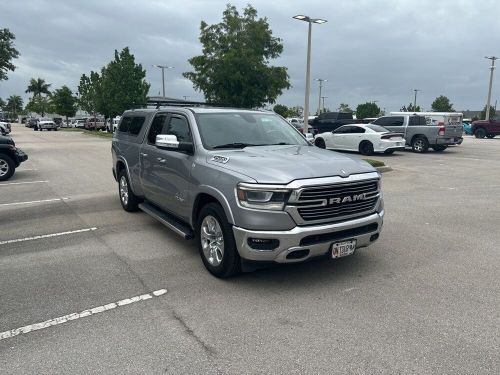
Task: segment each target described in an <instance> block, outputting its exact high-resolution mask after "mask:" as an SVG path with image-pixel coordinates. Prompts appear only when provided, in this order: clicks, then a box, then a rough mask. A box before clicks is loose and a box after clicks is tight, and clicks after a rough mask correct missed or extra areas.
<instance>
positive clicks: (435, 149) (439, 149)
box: [432, 145, 448, 152]
mask: <svg viewBox="0 0 500 375" xmlns="http://www.w3.org/2000/svg"><path fill="white" fill-rule="evenodd" d="M447 148H448V146H443V145H436V146H432V149H433V150H434V151H437V152H441V151H444V150H446V149H447Z"/></svg>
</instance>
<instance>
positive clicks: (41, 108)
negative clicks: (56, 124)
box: [26, 95, 54, 117]
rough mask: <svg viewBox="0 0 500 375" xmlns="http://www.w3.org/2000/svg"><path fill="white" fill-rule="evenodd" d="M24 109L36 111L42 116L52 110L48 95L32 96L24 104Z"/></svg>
mask: <svg viewBox="0 0 500 375" xmlns="http://www.w3.org/2000/svg"><path fill="white" fill-rule="evenodd" d="M26 111H28V112H35V113H38V114H39V115H40V116H42V117H44V116H45V114H46V113H49V112H54V109H53V108H52V102H51V100H50V97H49V96H41V95H40V96H33V97H32V98H31V99H30V100H29V102H28V104H26Z"/></svg>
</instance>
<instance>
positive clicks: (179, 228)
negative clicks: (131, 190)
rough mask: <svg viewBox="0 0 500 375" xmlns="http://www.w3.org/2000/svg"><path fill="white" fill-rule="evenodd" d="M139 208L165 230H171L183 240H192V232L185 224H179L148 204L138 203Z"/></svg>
mask: <svg viewBox="0 0 500 375" xmlns="http://www.w3.org/2000/svg"><path fill="white" fill-rule="evenodd" d="M139 208H140V209H141V210H142V211H144V212H145V213H147V214H148V215H149V216H151V217H153V218H155V219H156V220H158V221H159V222H160V223H162V224H163V225H165V226H166V227H167V228H170V229H172V230H173V231H174V232H175V233H177V234H178V235H179V236H181V237H183V238H184V239H186V240H190V239H192V238H194V233H193V230H192V229H191V228H189V227H188V226H187V225H186V224H184V223H181V222H180V221H179V220H177V219H176V218H174V217H173V216H172V215H169V214H167V213H166V212H163V211H161V210H160V209H158V208H156V207H155V206H153V205H151V204H149V203H140V204H139Z"/></svg>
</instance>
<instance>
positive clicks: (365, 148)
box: [358, 141, 373, 156]
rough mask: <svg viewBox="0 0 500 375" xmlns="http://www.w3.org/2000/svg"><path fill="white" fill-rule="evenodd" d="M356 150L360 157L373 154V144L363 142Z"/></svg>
mask: <svg viewBox="0 0 500 375" xmlns="http://www.w3.org/2000/svg"><path fill="white" fill-rule="evenodd" d="M358 150H359V153H360V154H361V155H366V156H368V155H371V154H373V144H372V143H371V142H370V141H363V142H361V143H360V144H359V148H358Z"/></svg>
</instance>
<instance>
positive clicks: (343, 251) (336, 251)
mask: <svg viewBox="0 0 500 375" xmlns="http://www.w3.org/2000/svg"><path fill="white" fill-rule="evenodd" d="M354 250H356V240H349V241H342V242H334V243H332V247H331V254H332V258H341V257H346V256H348V255H351V254H352V253H354Z"/></svg>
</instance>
